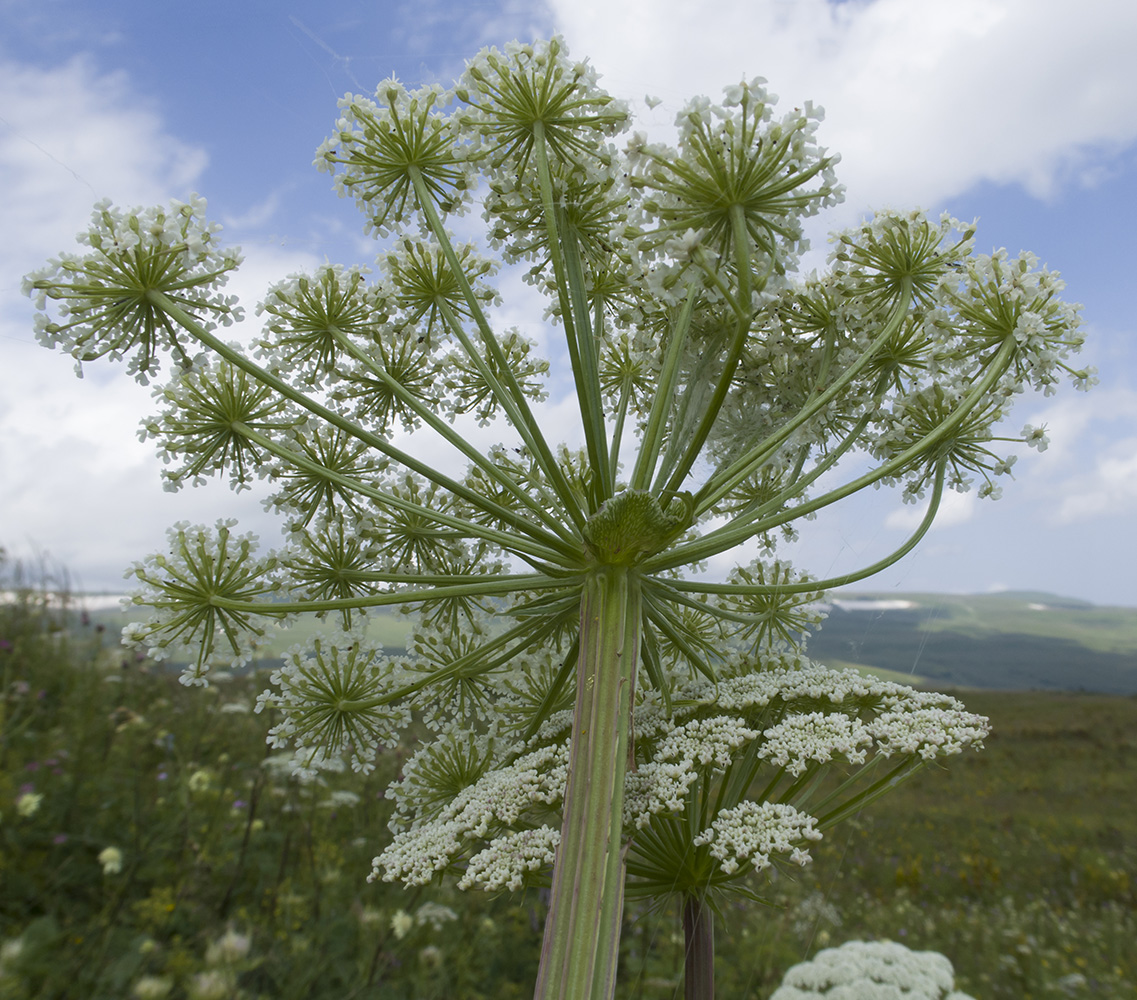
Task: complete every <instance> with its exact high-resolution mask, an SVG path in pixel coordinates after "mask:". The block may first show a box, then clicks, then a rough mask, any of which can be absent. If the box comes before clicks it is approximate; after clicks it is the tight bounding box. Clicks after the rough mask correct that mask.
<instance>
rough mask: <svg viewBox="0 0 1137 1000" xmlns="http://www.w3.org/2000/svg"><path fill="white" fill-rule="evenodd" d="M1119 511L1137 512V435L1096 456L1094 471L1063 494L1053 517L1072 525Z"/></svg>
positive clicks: (1060, 522) (1081, 478)
mask: <svg viewBox="0 0 1137 1000" xmlns="http://www.w3.org/2000/svg"><path fill="white" fill-rule="evenodd" d="M1118 513H1129V514H1137V438H1129V439H1127V440H1124V441H1117V442H1115V443H1114V444H1113V445H1111V446H1110V447H1109V449H1108V450H1107V451H1105V452H1104V453H1101V454H1097V455H1095V457H1094V464H1093V469H1092V471H1091V472H1090V473H1089V474H1088V475H1086V476H1082V477H1079V479H1078V481H1077V484H1076V486H1074V487H1073V488H1072V489H1070V490H1069V491H1068V492H1067V494H1066V496H1064V497H1062V499H1061V501H1060V502H1059V504H1058V505H1057V509H1056V510H1055V514H1054V519H1055V520H1056V521H1057V522H1058V523H1059V524H1070V523H1073V522H1075V521H1084V520H1087V519H1090V518H1097V517H1101V516H1103V515H1106V514H1118Z"/></svg>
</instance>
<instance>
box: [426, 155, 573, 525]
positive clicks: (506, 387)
mask: <svg viewBox="0 0 1137 1000" xmlns="http://www.w3.org/2000/svg"><path fill="white" fill-rule="evenodd" d="M408 172H409V174H410V177H411V180H412V182H413V183H414V186H415V193H416V195H417V196H418V199H419V206H420V208H421V209H422V213H423V215H424V216H425V217H426V222H427V226H428V227H429V228H430V231H431V234H432V235H433V236H434V238H435V239H436V240H438V245H439V246H440V247H441V248H442V254H443V256H444V257H445V258H446V262H447V264H449V265H450V269H451V271H453V273H454V279H455V280H456V281H457V282H458V285H459V287H460V288H461V289H462V294H463V296H464V297H465V299H466V305H467V306H468V307H469V309H470V315H471V316H472V317H473V319H474V323H475V324H476V325H477V328H478V332H479V333H480V334H481V337H482V342H483V343H484V344H485V345H486V349H487V350H488V351H489V352H490V356H491V357H492V358H493V360H494V363H495V364H496V365H497V366H498V370H499V371H500V372H501V379H500V380H499V379H498V378H497V376H495V375H494V373H493V372H492V371H491V370H490V368H489V366H488V365H487V364H486V360H485V358H483V357H482V355H481V353H480V352H479V351H477V350H475V349H474V346H473V344H472V343H471V342H470V340H469V338H468V337H467V336H466V334H465V331H463V330H462V329H461V324H460V323H457V322H456V320H455V318H454V315H453V310H451V309H450V307H449V306H448V305H447V303H446V302H445V301H443V302H441V303H440V304H439V305H440V309H441V310H442V312H443V314H444V315H445V316H446V318H447V322H448V323H449V324H450V327H451V329H452V330H454V331H455V334H456V335H457V336H458V339H459V342H460V343H461V344H462V348H463V350H465V352H466V354H467V356H468V357H469V358H470V360H471V361H472V362H473V363H474V366H475V367H476V368H477V369H478V373H479V374H480V375H481V376H482V378H484V379H485V380H486V384H487V385H488V386H489V387H490V391H491V392H493V394H494V397H495V398H496V399H497V401H498V402H499V403H500V404H501V407H502V409H504V410H505V412H506V415H507V416H508V417H509V421H510V423H511V424H512V425H513V428H514V430H516V431H517V433H518V434H520V435H521V438H522V440H523V441H524V442H525V444H526V445H527V446H528V448H529V450H530V451H531V452H532V453H533V457H534V458H535V459H536V460H537V464H538V465H539V466H540V467H541V471H542V472H544V473H545V476H546V478H547V479H548V480H549V482H550V483H552V484H553V487H554V488H555V489H556V491H557V494H558V495H559V496H560V497H561V500H562V501H563V503H564V505H565V509H566V510H567V511H568V513H569V516H570V517H571V518H572V520H573V522H574V523H575V524H576V525H577V526H578V527H580V526H582V525H583V524H584V521H585V515H584V512H583V511H582V510H581V508H580V505H579V504H578V503H577V502H576V494H575V493H573V491H572V489H571V488H570V487H569V484H568V480H566V479H565V476H564V472H563V471H562V470H561V467H560V466H559V465H558V464H557V460H556V458H555V457H554V455H553V452H552V450H551V449H550V448H549V445H548V443H547V442H546V441H545V438H544V436H543V435H542V433H541V426H540V424H538V423H537V421H536V419H534V417H533V411H532V410H530V409H529V401H528V400H527V399H526V398H525V393H524V391H523V390H522V388H521V386H520V385H518V383H517V380H516V379H515V378H514V377H513V370H512V369H511V368H510V367H509V363H508V360H507V359H506V357H505V352H504V351H503V350H502V349H501V345H500V344H499V343H498V341H497V337H495V336H494V332H493V328H492V327H491V326H490V323H489V320H488V319H486V315H485V313H484V312H483V311H482V307H481V305H480V304H479V303H478V298H477V296H476V295H474V290H473V288H472V287H471V286H470V282H469V281H468V280H467V279H466V275H465V272H464V271H463V270H462V264H461V262H460V261H459V260H458V255H457V254H456V253H455V252H454V247H453V245H452V244H451V243H450V237H449V235H447V232H446V228H445V227H444V226H443V225H442V220H441V219H440V218H439V216H438V213H437V212H436V211H435V210H434V204H433V203H432V201H431V199H430V196H429V192H428V191H427V190H426V187H425V184H424V182H423V179H422V175H421V174H420V173H419V172H418V169H417V168H415V167H411V168H409V171H408Z"/></svg>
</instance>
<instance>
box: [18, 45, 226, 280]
mask: <svg viewBox="0 0 1137 1000" xmlns="http://www.w3.org/2000/svg"><path fill="white" fill-rule="evenodd" d="M0 108H3V109H4V123H3V124H2V125H0V177H2V178H3V186H4V187H3V190H4V197H3V199H0V231H2V232H4V234H5V239H4V240H3V241H0V269H2V272H3V274H4V275H5V281H4V288H5V291H6V292H7V293H10V292H11V289H12V283H11V276H12V275H13V274H15V275H17V276H18V275H19V274H23V273H24V272H25V271H27V270H28V269H29V268H32V267H37V266H39V265H40V264H42V262H43V260H44V259H45V258H46V257H48V256H50V255H52V254H54V253H57V252H58V251H59V250H60V249H61V248H62V247H64V246H67V245H69V244H71V243H72V241H73V240H74V237H75V233H76V232H77V231H78V230H79V229H81V228H83V226H84V225H85V224H86V221H87V219H88V218H89V216H90V213H91V205H92V204H93V203H94V202H95V201H97V200H98V199H100V198H111V199H112V200H114V201H116V202H119V203H125V204H131V205H138V204H151V203H153V202H157V201H163V200H166V199H167V198H170V197H171V196H175V195H177V196H181V197H185V196H186V194H187V193H188V192H189V190H190V189H191V188H192V185H193V184H194V183H195V182H196V180H197V179H198V178H199V177H200V176H201V173H202V172H203V171H204V170H205V167H206V166H207V164H208V157H207V156H206V154H205V152H204V151H203V150H201V149H198V148H196V147H193V146H190V145H188V144H186V143H184V142H181V141H180V140H179V139H177V138H176V137H175V136H172V135H170V134H169V133H168V132H166V131H165V129H164V127H163V124H162V121H161V119H160V117H159V116H158V114H157V112H156V111H155V110H154V109H153V108H152V107H151V106H150V103H149V102H148V101H147V100H145V99H144V98H142V97H141V96H140V95H138V94H137V93H135V92H133V91H132V89H131V85H130V81H129V79H128V78H127V76H126V75H125V74H123V73H111V74H104V75H100V74H98V73H97V72H96V70H95V68H94V66H93V64H92V63H91V62H90V61H88V60H86V59H83V58H75V59H72V60H71V61H70V62H68V63H66V64H64V65H63V66H60V67H58V68H56V69H42V68H39V67H35V66H27V65H22V64H19V63H13V62H0Z"/></svg>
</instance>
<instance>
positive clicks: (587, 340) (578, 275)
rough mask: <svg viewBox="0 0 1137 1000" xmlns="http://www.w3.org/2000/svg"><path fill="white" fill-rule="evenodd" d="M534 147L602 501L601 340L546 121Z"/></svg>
mask: <svg viewBox="0 0 1137 1000" xmlns="http://www.w3.org/2000/svg"><path fill="white" fill-rule="evenodd" d="M533 151H534V153H535V154H536V162H537V181H538V186H539V187H540V189H541V208H542V214H543V215H544V222H545V230H546V232H547V233H548V237H549V258H550V260H551V261H552V264H553V276H554V279H555V280H556V283H557V296H558V298H559V300H560V306H561V322H562V324H563V325H564V330H565V341H566V345H567V347H568V351H569V361H570V363H571V365H572V374H573V380H574V381H575V383H576V397H577V402H578V404H579V406H580V418H581V421H582V423H583V426H584V440H585V446H586V449H587V451H588V460H589V464H590V465H591V466H592V471H593V475H594V476H596V477H597V479H598V483H599V486H600V496H599V497H597V498H596V501H597V506H599V503H600V502H603V501H604V500H606V499H607V498H608V497H610V496H611V495H612V483H611V482H609V481H608V440H607V433H606V424H605V421H604V406H603V402H602V400H601V395H600V368H599V363H598V360H597V357H596V342H595V340H594V339H593V336H592V323H591V320H590V317H589V310H588V301H587V297H586V295H585V291H584V274H583V271H582V268H581V262H580V253H579V249H578V247H577V243H576V235H575V233H572V232H564V233H562V232H561V231H560V230H559V228H558V222H557V209H556V203H555V199H554V196H553V175H552V170H551V169H550V167H549V157H548V150H547V149H546V148H545V129H544V124H543V123H542V122H536V123H535V124H534V126H533Z"/></svg>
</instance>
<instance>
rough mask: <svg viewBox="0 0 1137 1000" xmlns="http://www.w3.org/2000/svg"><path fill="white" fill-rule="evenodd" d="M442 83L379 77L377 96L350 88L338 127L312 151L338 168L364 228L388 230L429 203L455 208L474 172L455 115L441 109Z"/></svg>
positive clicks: (445, 98)
mask: <svg viewBox="0 0 1137 1000" xmlns="http://www.w3.org/2000/svg"><path fill="white" fill-rule="evenodd" d="M450 96H451V95H449V94H448V93H446V92H445V91H443V89H442V88H441V87H438V86H429V87H422V88H420V89H418V90H413V91H408V90H407V88H406V87H404V86H403V85H402V84H401V83H399V81H398V80H395V79H390V80H384V81H383V82H382V83H381V84H379V87H378V89H377V90H376V91H375V100H371V99H370V98H367V97H362V96H360V95H358V94H348V95H347V96H345V97H344V98H343V100H341V101H340V109H341V111H342V113H343V116H342V117H341V118H340V120H339V121H338V122H337V123H336V131H335V132H334V133H333V134H332V135H331V137H330V138H328V139H327V140H326V141H325V142H324V144H323V145H322V146H321V147H320V148H319V149H318V150H317V151H316V161H315V162H316V166H317V168H319V169H320V170H326V171H328V172H329V173H335V175H336V189H337V190H338V192H339V194H340V195H341V196H343V195H347V194H351V195H352V196H353V197H354V198H355V201H356V204H357V205H358V206H359V209H360V211H362V212H363V213H364V215H366V216H367V218H368V226H369V228H370V229H371V230H372V231H373V232H375V233H376V234H377V235H381V236H385V235H387V234H388V233H389V232H391V231H392V230H393V229H394V230H397V229H400V228H401V227H402V226H403V225H404V224H405V223H406V222H407V221H409V220H410V219H412V218H413V217H414V213H415V211H416V210H417V209H419V208H421V207H422V205H423V201H422V199H424V198H425V199H426V204H429V205H430V206H431V207H432V208H434V209H437V210H438V211H440V212H443V213H448V212H457V211H460V210H461V208H462V206H463V205H464V204H465V203H466V201H467V200H468V199H469V192H470V189H471V188H472V187H473V183H474V182H473V180H472V178H471V176H470V171H469V167H468V166H467V164H466V162H465V160H466V152H465V150H464V149H462V148H461V147H460V146H459V144H458V132H457V130H456V129H455V127H454V122H453V120H452V119H451V118H450V117H449V116H447V115H445V114H442V113H441V112H440V111H439V110H438V109H439V108H441V107H443V106H445V105H446V104H447V103H449V101H450Z"/></svg>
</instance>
